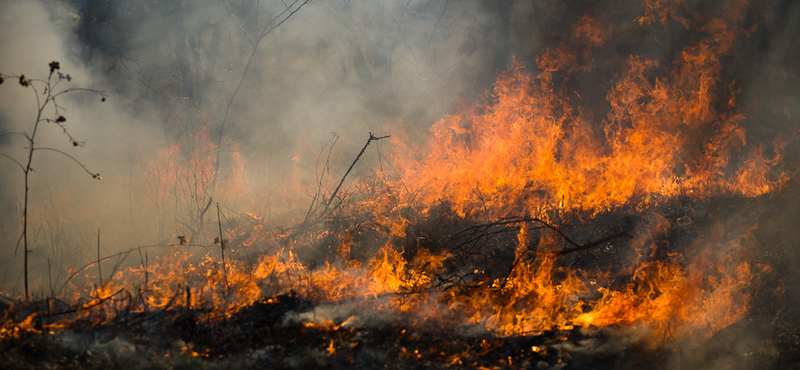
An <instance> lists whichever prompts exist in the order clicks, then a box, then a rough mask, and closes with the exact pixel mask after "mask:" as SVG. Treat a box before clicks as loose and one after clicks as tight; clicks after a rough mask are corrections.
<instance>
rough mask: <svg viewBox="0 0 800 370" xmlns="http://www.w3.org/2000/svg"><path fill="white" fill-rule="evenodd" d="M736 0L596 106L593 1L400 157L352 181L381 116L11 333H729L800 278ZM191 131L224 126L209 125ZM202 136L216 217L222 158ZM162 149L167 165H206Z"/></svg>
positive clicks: (11, 325) (256, 357)
mask: <svg viewBox="0 0 800 370" xmlns="http://www.w3.org/2000/svg"><path fill="white" fill-rule="evenodd" d="M647 4H649V6H648V7H647V9H655V8H660V7H661V6H659V4H656V3H654V2H647ZM662 5H663V4H662ZM728 5H729V6H727V7H726V8H725V9H724V11H721V12H720V13H719V14H716V17H708V18H705V17H700V18H698V19H696V20H693V22H694V23H700V26H699V27H700V28H701V29H702V32H701V33H700V34H699V35H700V36H698V37H697V39H696V40H694V41H693V43H691V44H690V45H687V46H686V47H684V48H683V49H682V50H680V52H678V53H676V54H675V56H674V58H673V60H672V61H671V63H669V64H668V65H661V62H658V61H654V60H649V59H647V58H645V57H643V56H637V55H630V56H627V57H626V58H625V60H624V62H622V63H617V64H616V67H617V69H616V70H615V71H614V73H615V74H614V82H613V83H611V84H610V87H609V90H608V91H607V92H606V94H605V100H606V102H607V106H608V111H607V112H605V117H604V118H602V119H600V121H599V122H595V121H596V118H593V117H594V116H592V115H590V114H589V113H587V112H585V111H584V108H583V106H582V105H581V104H583V103H582V100H583V98H581V95H580V94H579V93H578V91H577V90H575V89H573V88H572V87H573V86H574V85H576V84H578V82H579V81H581V78H582V77H583V76H585V75H586V74H588V73H590V72H591V71H592V70H593V69H595V68H598V66H597V65H596V63H595V60H594V56H593V55H594V53H595V52H597V50H599V49H600V48H602V47H603V45H604V44H605V43H607V42H608V40H609V38H610V37H611V36H612V34H613V29H611V28H609V27H606V26H603V25H602V24H601V22H600V21H598V20H596V19H593V18H591V17H588V16H584V17H581V18H579V19H578V20H577V21H576V23H575V24H574V27H573V29H574V34H573V35H571V36H570V37H565V38H564V39H563V40H562V41H561V42H560V43H559V44H557V45H554V46H553V47H551V48H548V49H546V50H545V52H544V53H543V54H542V55H541V56H540V57H539V58H538V59H537V60H536V67H537V68H538V70H539V71H538V74H537V73H533V72H528V71H526V70H525V69H524V68H523V67H522V65H521V64H515V66H514V67H513V68H511V69H510V70H509V71H507V72H505V73H503V74H502V75H501V76H500V77H499V78H498V81H497V83H496V85H495V87H494V90H493V91H492V92H491V93H490V94H487V97H486V98H485V100H484V101H482V102H478V103H475V104H471V105H467V106H466V107H464V108H462V109H461V110H459V111H457V112H455V113H454V114H453V115H451V116H448V117H446V118H444V119H442V120H441V121H439V122H438V123H436V124H434V125H433V127H432V128H431V135H430V139H429V141H428V142H427V143H426V144H424V145H423V146H422V147H419V148H417V147H413V145H411V144H409V143H408V142H407V141H405V140H403V139H401V138H399V137H402V136H403V135H396V136H394V137H392V139H391V140H392V144H393V146H394V147H395V148H396V151H395V153H394V155H393V163H394V164H395V166H396V167H394V168H393V169H396V171H395V172H393V173H392V174H391V175H390V174H388V171H386V172H379V171H376V172H375V173H374V176H372V177H365V178H361V179H358V180H357V181H355V185H353V186H352V187H351V188H350V189H347V190H345V189H343V188H342V186H343V184H344V183H345V179H346V177H347V174H349V173H350V169H352V168H353V165H355V164H356V162H358V159H359V158H361V156H362V155H363V154H364V153H365V150H366V149H367V147H368V146H369V144H370V143H371V142H372V141H376V140H380V139H384V138H386V137H378V136H374V135H372V134H370V137H369V139H368V141H367V143H366V145H365V146H364V149H363V150H362V151H361V152H360V153H359V154H358V156H357V157H356V160H355V161H354V162H353V165H351V167H350V169H348V170H347V172H346V173H345V175H344V176H343V177H342V179H341V181H339V182H338V183H337V185H336V187H335V189H334V190H333V191H328V190H327V189H326V188H325V187H324V186H323V184H322V182H321V181H320V183H319V187H320V188H319V190H318V192H317V193H316V195H314V197H313V200H312V203H311V206H309V207H308V210H307V211H306V212H305V213H304V214H305V215H304V216H301V217H297V218H294V219H288V220H281V222H283V224H282V225H280V226H283V228H280V227H276V226H277V225H275V224H272V223H267V222H263V221H262V220H261V218H260V217H259V216H257V215H256V216H251V217H250V219H251V221H252V222H251V226H249V227H247V228H243V227H240V228H230V229H228V230H223V224H222V221H221V219H220V216H219V202H218V203H217V212H218V213H217V222H216V224H215V226H217V227H218V229H219V233H218V234H217V244H213V245H211V247H213V248H209V249H205V253H203V252H200V253H197V252H196V251H197V250H199V249H194V248H197V246H196V245H189V244H188V243H187V242H186V236H185V235H181V236H179V237H178V239H179V242H178V243H176V244H174V245H170V246H169V247H168V248H166V249H168V251H167V252H166V253H164V254H162V256H161V257H159V258H157V259H154V260H153V261H150V260H149V258H147V257H142V254H141V253H140V257H141V258H140V260H141V261H140V263H139V264H138V266H134V267H130V268H127V269H121V270H116V269H115V271H114V272H113V274H112V275H111V276H106V277H103V276H94V277H92V276H90V277H87V281H92V282H94V283H92V284H90V285H89V287H88V289H81V288H82V287H73V288H72V291H74V292H76V294H77V295H76V296H75V297H72V298H71V299H66V298H64V301H60V300H56V299H54V298H53V299H47V300H43V301H39V302H15V303H13V304H12V305H11V306H10V307H7V308H5V320H4V323H3V327H2V328H1V329H0V343H2V349H3V351H4V352H3V353H4V355H5V356H6V357H8V358H9V359H10V360H11V363H13V364H14V365H15V366H17V367H20V368H26V367H27V366H26V365H25V364H24V361H25V360H27V359H31V358H32V356H37V355H38V354H39V353H40V351H41V350H42V348H44V347H45V346H50V345H53V346H55V347H56V348H58V349H59V351H62V352H63V355H64V356H65V357H64V358H66V359H67V360H64V361H66V362H59V361H61V360H58V361H56V360H55V359H54V358H51V359H50V360H51V361H53V362H56V363H58V364H59V366H63V367H69V366H72V365H71V364H73V363H74V364H76V365H75V366H77V367H98V368H99V367H104V366H112V365H118V364H124V363H127V362H131V361H132V362H131V366H136V367H140V368H148V367H165V368H177V367H193V366H205V367H221V368H222V367H240V366H251V367H277V368H308V367H321V366H325V367H339V368H347V367H364V368H375V367H378V366H377V364H378V363H386V362H391V363H392V364H393V365H390V366H389V367H390V368H391V367H392V366H394V367H396V368H417V367H433V368H531V367H536V368H564V367H569V366H571V367H572V368H584V367H592V368H615V367H618V365H620V364H622V367H628V368H636V367H638V366H649V365H652V362H653V361H655V362H656V363H657V364H658V365H659V366H662V367H673V365H674V362H672V361H673V360H672V359H673V358H674V356H676V354H680V355H681V356H682V355H683V353H684V352H683V351H684V349H686V348H687V347H686V346H687V343H695V342H698V343H701V344H702V346H709V344H708V343H711V342H717V343H724V339H725V338H728V337H727V335H728V334H725V333H726V330H728V331H734V329H735V328H736V327H737V325H739V326H743V327H748V325H754V324H749V323H748V319H749V318H752V313H753V312H755V311H757V310H762V309H764V310H772V311H779V309H777V308H776V307H774V306H770V305H769V304H767V303H766V302H767V301H770V300H772V301H781V300H782V299H784V298H783V291H782V288H781V287H785V285H784V284H786V282H785V281H784V280H782V279H781V278H779V277H778V276H780V275H776V272H775V270H774V268H773V266H772V264H774V263H775V262H778V261H777V260H776V258H774V257H770V256H768V255H766V254H765V252H764V251H763V248H762V247H761V246H762V245H763V243H764V242H765V240H768V239H767V238H764V237H762V236H759V235H758V230H759V229H758V227H757V226H756V225H757V223H758V216H753V215H760V214H766V213H768V212H769V208H770V206H771V202H773V200H771V198H770V197H772V196H778V197H780V196H782V195H781V194H786V195H785V196H786V197H787V198H786V199H784V200H785V201H786V200H792V201H793V200H794V199H796V198H794V197H793V196H792V195H791V194H790V193H789V189H791V186H795V187H796V184H793V183H792V181H791V180H790V178H789V177H788V176H787V175H786V172H784V171H782V170H781V169H780V167H779V166H781V164H782V155H783V150H784V148H785V144H784V143H783V141H782V140H780V139H775V140H774V141H773V142H772V143H770V145H771V146H772V149H771V151H766V150H765V149H764V147H763V146H761V145H748V144H747V142H746V137H747V136H746V133H745V131H744V129H743V128H741V127H740V123H741V122H742V121H743V120H744V119H745V118H744V117H743V116H742V115H741V114H740V113H738V111H737V109H736V106H735V103H736V97H737V94H738V91H737V88H736V86H735V84H733V83H729V82H727V81H723V80H722V79H721V76H722V75H723V67H724V66H723V59H724V58H726V57H728V56H729V55H730V54H731V53H732V51H733V49H734V48H735V44H736V42H737V40H738V39H739V38H740V37H744V36H745V35H744V34H745V33H746V32H745V31H743V30H742V23H743V22H745V18H746V15H747V3H745V2H738V1H733V2H731V3H730V4H728ZM673 12H674V11H673ZM648 14H649V13H648ZM650 18H653V16H652V15H646V16H645V17H644V18H640V19H639V22H640V23H642V24H644V23H654V22H655V20H654V19H650ZM648 19H649V20H648ZM660 21H661V22H662V23H663V22H664V20H663V19H660ZM684 21H685V20H684ZM681 24H683V23H681ZM595 114H596V113H595ZM398 136H399V137H398ZM195 139H196V141H197V143H196V144H203V143H205V144H209V143H211V141H210V140H209V139H208V132H207V130H206V129H205V128H203V131H202V132H200V133H198V135H197V136H196V138H195ZM180 151H181V148H180V147H179V145H177V144H176V145H174V146H173V147H171V148H170V150H169V152H168V153H167V155H168V156H169V157H170V158H172V157H174V156H176V155H178V153H179V152H180ZM188 152H189V155H190V156H195V157H197V158H199V159H197V158H195V159H196V160H194V161H189V162H188V163H189V166H190V167H188V168H195V169H196V171H194V172H192V171H190V173H194V176H195V177H196V179H195V181H194V182H193V183H192V184H191V186H189V187H188V188H189V191H188V194H189V195H184V196H188V197H189V198H191V202H192V207H193V208H192V209H196V210H197V211H193V212H198V211H199V212H200V213H199V215H198V216H197V217H196V218H197V219H199V222H196V223H195V224H197V225H199V227H196V228H191V229H192V230H191V231H192V233H193V234H197V235H200V234H202V226H204V221H203V216H204V215H206V211H208V210H209V209H210V205H211V204H212V200H211V199H208V201H207V202H206V201H205V198H203V197H204V195H203V193H204V192H205V191H206V189H207V188H208V187H210V186H211V185H209V184H211V183H212V182H213V181H212V179H213V178H215V176H216V171H217V169H216V168H215V167H214V163H215V161H214V158H211V157H209V156H208V155H207V154H203V153H205V152H204V151H203V150H190V151H188ZM416 153H421V154H422V155H416ZM765 153H769V154H765ZM237 158H238V157H237ZM217 162H218V161H217ZM169 163H172V162H169ZM236 168H237V169H241V168H244V167H243V166H240V165H237V167H236ZM168 172H169V173H170V175H169V176H167V177H166V180H167V181H166V183H173V182H176V181H182V180H183V179H185V178H188V177H187V176H184V175H182V174H183V172H179V171H171V170H170V171H168ZM237 174H238V172H237ZM236 179H237V181H236V184H237V187H236V189H235V190H234V192H236V190H240V189H241V188H242V186H243V185H242V184H243V183H244V180H243V179H242V178H240V177H236ZM214 186H216V185H214ZM776 194H777V195H776ZM169 196H170V195H169V194H167V193H163V194H159V195H158V197H159V198H167V197H169ZM742 209H749V210H751V211H752V212H750V213H747V212H742V211H741V210H742ZM746 213H747V214H746ZM205 223H208V222H207V221H206V222H205ZM190 239H195V235H192V237H191V238H190ZM245 247H246V248H245ZM244 249H247V252H246V253H245V252H243V251H242V250H244ZM133 251H134V250H131V253H132V252H133ZM145 256H146V254H145ZM226 256H227V257H226ZM99 259H100V257H99V256H98V260H99ZM81 271H83V270H81ZM78 272H80V271H78ZM72 275H73V276H74V275H75V274H72ZM790 285H792V287H793V288H796V287H797V286H798V285H800V282H797V281H793V282H791V284H790ZM754 307H755V308H754ZM770 307H771V308H770ZM770 315H773V316H774V317H776V318H777V317H778V316H775V315H777V314H776V313H775V312H771V313H770ZM776 320H777V319H776ZM789 321H790V320H787V321H784V323H787V324H786V325H785V326H781V325H783V324H780V325H779V324H776V323H774V322H773V323H772V324H771V325H773V326H774V327H782V328H784V329H785V328H789V327H792V324H791V323H789ZM776 322H777V321H776ZM732 328H733V329H732ZM784 331H788V330H784ZM156 333H158V334H156ZM153 336H156V339H152V338H153ZM776 343H777V344H776ZM797 344H798V341H797V340H796V338H795V339H792V338H789V337H786V338H783V339H780V340H765V341H763V342H758V343H757V344H752V345H751V347H752V348H756V349H757V351H756V352H757V354H756V355H753V356H751V357H748V358H747V361H751V359H755V358H758V359H760V358H764V359H766V360H768V361H771V362H774V363H781V364H789V363H791V361H796V357H790V358H776V357H779V355H776V353H780V352H776V351H772V350H771V349H773V348H776V346H777V347H779V346H781V345H783V346H786V347H791V346H796V345H797ZM731 346H733V345H731ZM87 348H88V349H87ZM142 348H145V349H144V350H143V349H142ZM90 351H94V352H95V353H102V354H105V355H101V356H93V355H91V353H90ZM142 351H144V352H146V353H147V354H148V356H146V359H141V358H139V357H140V356H138V355H134V353H135V354H138V353H140V352H142ZM686 351H687V353H689V351H688V349H687V350H686ZM770 351H772V352H770ZM692 353H695V352H692ZM695 354H696V353H695ZM59 355H60V354H59ZM81 356H83V357H81ZM104 356H105V357H104ZM698 356H699V355H698ZM732 356H734V357H736V358H739V359H743V358H744V357H746V355H744V354H741V353H738V352H737V353H736V354H735V355H732ZM200 359H202V361H201V360H200ZM701 360H702V359H701ZM701 360H698V361H701ZM70 361H77V362H70ZM93 361H98V362H93ZM197 361H200V362H197ZM693 361H694V360H693ZM747 363H748V364H749V363H752V362H747ZM198 364H200V365H198ZM34 366H35V365H34ZM681 366H682V363H681Z"/></svg>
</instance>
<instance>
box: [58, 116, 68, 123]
mask: <svg viewBox="0 0 800 370" xmlns="http://www.w3.org/2000/svg"><path fill="white" fill-rule="evenodd" d="M56 122H58V123H61V122H67V117H64V116H58V118H56Z"/></svg>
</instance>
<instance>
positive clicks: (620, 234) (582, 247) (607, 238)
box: [556, 231, 630, 256]
mask: <svg viewBox="0 0 800 370" xmlns="http://www.w3.org/2000/svg"><path fill="white" fill-rule="evenodd" d="M628 237H630V234H628V233H627V232H624V231H621V232H618V233H616V234H612V235H608V236H605V237H603V238H600V239H598V240H595V241H593V242H591V243H587V244H583V245H578V244H575V245H576V247H575V248H572V249H565V250H563V251H559V252H556V255H558V256H563V255H565V254H569V253H573V252H579V251H584V250H587V249H592V248H594V247H597V246H600V245H602V244H605V243H606V242H609V241H612V240H614V239H619V238H628Z"/></svg>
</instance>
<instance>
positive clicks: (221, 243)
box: [217, 202, 228, 300]
mask: <svg viewBox="0 0 800 370" xmlns="http://www.w3.org/2000/svg"><path fill="white" fill-rule="evenodd" d="M217 224H218V225H219V250H220V252H221V253H222V281H223V282H224V283H225V299H226V300H227V299H228V270H227V269H226V268H225V239H224V238H223V237H222V219H221V218H220V216H219V202H217Z"/></svg>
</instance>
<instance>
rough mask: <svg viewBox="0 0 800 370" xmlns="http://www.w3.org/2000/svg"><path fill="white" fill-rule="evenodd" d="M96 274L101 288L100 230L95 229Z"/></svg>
mask: <svg viewBox="0 0 800 370" xmlns="http://www.w3.org/2000/svg"><path fill="white" fill-rule="evenodd" d="M97 273H98V275H99V278H100V286H103V269H102V268H101V267H100V229H97Z"/></svg>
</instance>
